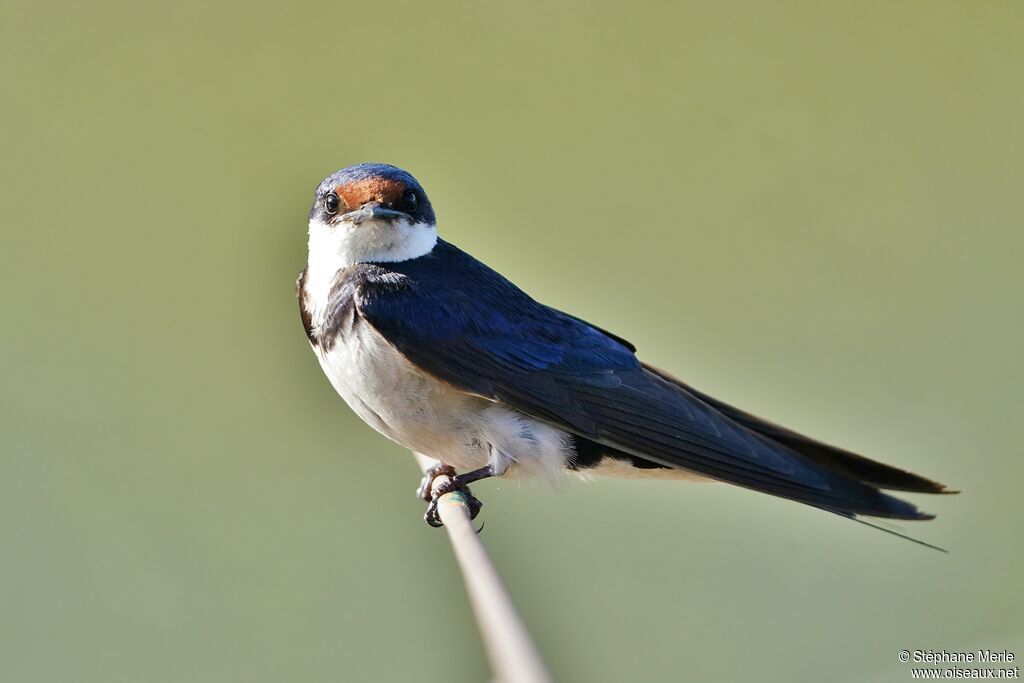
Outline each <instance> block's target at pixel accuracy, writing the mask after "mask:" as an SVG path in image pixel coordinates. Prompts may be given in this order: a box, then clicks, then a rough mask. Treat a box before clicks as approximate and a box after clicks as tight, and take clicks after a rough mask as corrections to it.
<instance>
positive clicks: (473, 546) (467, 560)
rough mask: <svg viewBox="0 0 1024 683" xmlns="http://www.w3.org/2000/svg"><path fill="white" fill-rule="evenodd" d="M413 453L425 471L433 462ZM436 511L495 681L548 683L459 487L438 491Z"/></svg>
mask: <svg viewBox="0 0 1024 683" xmlns="http://www.w3.org/2000/svg"><path fill="white" fill-rule="evenodd" d="M413 455H415V456H416V462H418V463H419V465H420V469H422V470H423V471H424V472H426V471H427V470H428V469H429V468H430V467H432V466H433V465H435V464H436V463H437V461H436V460H434V459H433V458H429V457H427V456H425V455H423V454H422V453H413ZM445 480H447V477H445V476H439V477H437V478H436V479H434V482H433V486H437V485H438V484H441V483H443V482H444V481H445ZM438 513H439V514H440V517H441V521H442V522H444V528H445V529H447V530H448V538H449V540H450V541H451V543H452V549H453V550H454V551H455V559H456V561H458V563H459V568H460V569H461V570H462V578H463V581H465V583H466V592H467V593H468V594H469V602H470V605H472V607H473V613H474V615H476V622H477V626H478V627H479V628H480V635H481V636H482V637H483V641H484V649H485V650H486V652H487V659H488V661H490V663H491V671H492V672H493V673H494V679H495V681H501V683H549V682H550V681H551V674H550V673H548V670H547V667H545V666H544V661H543V660H542V659H541V657H540V653H539V652H538V651H537V646H536V645H535V644H534V642H533V639H532V638H531V637H530V634H529V633H528V632H527V630H526V626H525V625H524V624H523V620H522V618H521V617H520V616H519V613H518V612H517V611H516V608H515V606H514V605H513V604H512V599H511V598H510V597H509V595H508V591H506V590H505V585H504V584H503V583H502V582H501V577H500V576H499V575H498V570H497V569H496V568H495V566H494V563H493V562H492V561H491V558H490V556H489V555H488V554H487V550H486V549H485V548H484V546H483V543H481V542H480V537H479V536H478V535H477V533H476V530H475V529H474V528H473V524H472V521H471V520H470V517H469V507H468V506H467V504H466V498H465V496H464V495H463V494H462V493H461V492H459V491H453V492H452V493H448V494H445V495H444V496H441V499H440V500H439V501H438Z"/></svg>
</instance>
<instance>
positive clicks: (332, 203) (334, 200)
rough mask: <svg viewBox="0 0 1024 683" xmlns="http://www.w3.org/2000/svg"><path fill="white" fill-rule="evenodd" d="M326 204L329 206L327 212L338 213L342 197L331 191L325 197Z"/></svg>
mask: <svg viewBox="0 0 1024 683" xmlns="http://www.w3.org/2000/svg"><path fill="white" fill-rule="evenodd" d="M324 206H325V207H326V208H327V213H338V207H339V206H341V198H340V197H338V195H336V194H334V193H333V192H331V193H330V194H328V195H327V196H326V197H324Z"/></svg>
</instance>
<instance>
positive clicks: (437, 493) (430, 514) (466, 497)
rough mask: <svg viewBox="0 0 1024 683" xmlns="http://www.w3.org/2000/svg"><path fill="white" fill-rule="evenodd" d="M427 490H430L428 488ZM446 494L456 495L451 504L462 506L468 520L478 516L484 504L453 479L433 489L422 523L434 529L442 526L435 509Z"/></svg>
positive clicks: (465, 486)
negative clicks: (467, 514) (467, 513)
mask: <svg viewBox="0 0 1024 683" xmlns="http://www.w3.org/2000/svg"><path fill="white" fill-rule="evenodd" d="M449 469H451V468H449ZM431 481H433V480H431ZM428 490H430V487H429V486H428ZM448 493H455V494H456V496H455V501H453V502H454V503H455V504H457V505H464V506H465V507H466V508H467V509H468V510H469V518H470V519H476V516H477V515H478V514H480V508H482V507H483V506H484V504H483V503H481V502H480V501H479V500H477V499H476V498H474V497H473V494H472V493H470V491H469V486H467V485H466V484H465V483H464V482H461V481H459V480H458V479H457V478H454V477H453V478H450V479H449V480H448V481H446V482H444V483H443V484H440V485H438V486H437V487H435V488H433V491H432V495H431V497H430V503H429V504H428V505H427V511H426V512H425V513H424V514H423V519H424V521H426V523H427V524H429V525H430V526H432V527H434V528H435V529H436V528H438V527H442V526H444V523H443V522H442V521H441V515H440V512H439V511H438V509H437V504H438V500H439V499H440V498H441V496H443V495H445V494H448Z"/></svg>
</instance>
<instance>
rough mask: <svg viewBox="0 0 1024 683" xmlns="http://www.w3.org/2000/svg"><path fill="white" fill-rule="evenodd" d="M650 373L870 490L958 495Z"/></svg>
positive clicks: (659, 372)
mask: <svg viewBox="0 0 1024 683" xmlns="http://www.w3.org/2000/svg"><path fill="white" fill-rule="evenodd" d="M645 367H646V368H647V369H648V370H649V371H651V372H653V373H654V374H656V375H658V376H659V377H661V378H662V379H664V380H665V381H668V382H671V383H673V384H675V385H676V386H678V387H680V388H681V389H684V390H685V391H687V392H688V393H690V394H691V395H692V396H694V397H696V398H698V399H700V400H701V401H703V402H704V403H707V404H708V405H710V406H711V407H713V408H714V409H715V410H717V411H718V412H720V413H721V414H722V415H724V416H726V417H727V418H729V419H730V420H732V421H733V422H736V423H737V424H740V425H743V426H744V427H746V428H747V429H749V430H751V431H752V432H756V433H758V434H760V435H761V436H764V437H766V438H769V439H771V440H772V441H777V442H778V443H781V444H782V445H784V446H786V447H787V448H789V449H790V450H793V451H795V452H797V453H799V454H800V455H802V456H803V457H805V458H807V459H808V460H810V461H811V462H814V463H817V464H819V465H822V466H823V467H826V468H828V469H829V470H831V471H833V472H837V473H839V474H843V475H846V476H847V477H850V478H851V479H855V480H857V481H860V482H863V483H865V484H868V485H870V486H874V487H876V488H880V489H888V490H891V491H908V492H911V493H959V491H955V490H952V489H950V488H949V487H948V486H946V485H945V484H942V483H939V482H937V481H933V480H931V479H927V478H925V477H922V476H920V475H918V474H914V473H913V472H907V471H906V470H902V469H900V468H898V467H893V466H892V465H886V464H885V463H881V462H878V461H877V460H871V459H870V458H865V457H864V456H863V455H857V454H856V453H851V452H850V451H847V450H844V449H842V448H837V447H835V446H830V445H828V444H825V443H822V442H820V441H816V440H814V439H811V438H810V437H807V436H804V435H803V434H799V433H797V432H794V431H792V430H790V429H786V428H785V427H782V426H780V425H777V424H775V423H773V422H769V421H768V420H763V419H761V418H759V417H757V416H755V415H751V414H750V413H747V412H744V411H742V410H740V409H739V408H735V407H733V406H731V405H729V404H727V403H723V402H722V401H719V400H718V399H716V398H714V397H713V396H708V395H707V394H705V393H703V392H700V391H698V390H696V389H694V388H693V387H691V386H689V385H688V384H685V383H684V382H682V381H680V380H679V379H677V378H675V377H673V376H672V375H670V374H668V373H667V372H665V371H663V370H659V369H658V368H655V367H652V366H649V365H647V366H645Z"/></svg>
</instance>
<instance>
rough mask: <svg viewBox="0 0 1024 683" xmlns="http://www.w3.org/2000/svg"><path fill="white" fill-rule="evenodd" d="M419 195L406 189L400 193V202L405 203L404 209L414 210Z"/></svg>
mask: <svg viewBox="0 0 1024 683" xmlns="http://www.w3.org/2000/svg"><path fill="white" fill-rule="evenodd" d="M418 202H419V197H417V196H416V193H415V192H413V191H412V190H409V191H407V192H406V193H405V194H403V195H402V203H403V204H404V205H405V209H406V211H415V210H416V206H417V203H418Z"/></svg>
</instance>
